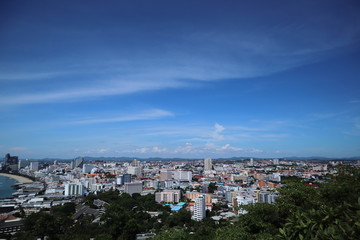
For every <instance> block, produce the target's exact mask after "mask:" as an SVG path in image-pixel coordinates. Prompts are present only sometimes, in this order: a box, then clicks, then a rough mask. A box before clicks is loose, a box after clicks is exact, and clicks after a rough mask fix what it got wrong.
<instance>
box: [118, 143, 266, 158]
mask: <svg viewBox="0 0 360 240" xmlns="http://www.w3.org/2000/svg"><path fill="white" fill-rule="evenodd" d="M122 152H123V153H132V154H140V155H147V156H154V155H156V154H158V155H161V156H174V155H175V156H185V155H186V156H200V157H203V156H205V155H206V156H210V155H214V156H216V155H221V156H236V155H238V154H258V153H263V152H264V150H261V149H257V148H246V147H235V146H232V145H230V144H224V145H217V144H214V143H207V144H204V145H193V144H192V143H185V144H184V145H179V146H175V147H172V148H165V147H159V146H153V147H139V148H135V149H133V150H124V151H122Z"/></svg>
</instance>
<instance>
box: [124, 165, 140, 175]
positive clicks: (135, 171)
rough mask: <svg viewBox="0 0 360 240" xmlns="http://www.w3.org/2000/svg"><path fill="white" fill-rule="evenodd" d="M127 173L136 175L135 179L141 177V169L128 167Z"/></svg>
mask: <svg viewBox="0 0 360 240" xmlns="http://www.w3.org/2000/svg"><path fill="white" fill-rule="evenodd" d="M127 173H129V174H131V175H136V176H137V177H141V176H142V171H141V167H133V166H129V167H128V169H127Z"/></svg>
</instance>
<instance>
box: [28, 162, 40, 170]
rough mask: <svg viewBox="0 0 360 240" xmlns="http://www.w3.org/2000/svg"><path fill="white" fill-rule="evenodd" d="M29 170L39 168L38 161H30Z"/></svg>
mask: <svg viewBox="0 0 360 240" xmlns="http://www.w3.org/2000/svg"><path fill="white" fill-rule="evenodd" d="M30 170H31V171H37V170H39V162H30Z"/></svg>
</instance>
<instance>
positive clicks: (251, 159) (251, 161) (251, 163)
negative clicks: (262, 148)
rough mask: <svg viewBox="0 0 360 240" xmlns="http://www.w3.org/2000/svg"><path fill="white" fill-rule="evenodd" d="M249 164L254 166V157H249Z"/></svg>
mask: <svg viewBox="0 0 360 240" xmlns="http://www.w3.org/2000/svg"><path fill="white" fill-rule="evenodd" d="M249 166H251V167H252V166H254V159H253V158H250V163H249Z"/></svg>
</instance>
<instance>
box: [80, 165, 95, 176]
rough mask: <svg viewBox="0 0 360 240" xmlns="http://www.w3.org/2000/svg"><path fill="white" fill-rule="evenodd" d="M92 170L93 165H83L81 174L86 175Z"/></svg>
mask: <svg viewBox="0 0 360 240" xmlns="http://www.w3.org/2000/svg"><path fill="white" fill-rule="evenodd" d="M93 168H94V165H92V164H84V165H83V169H82V172H83V173H84V174H86V173H91V170H92V169H93Z"/></svg>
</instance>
